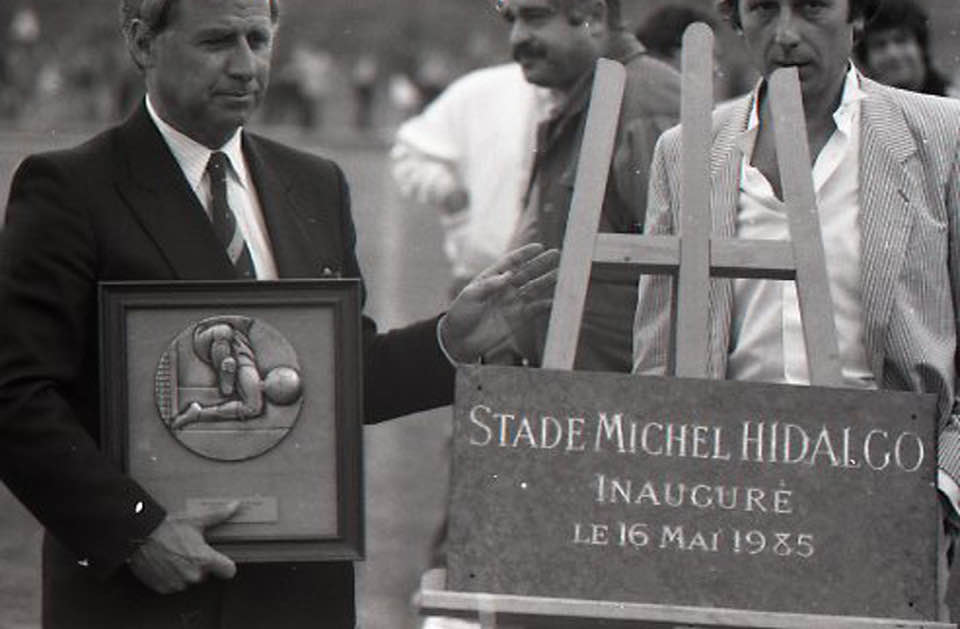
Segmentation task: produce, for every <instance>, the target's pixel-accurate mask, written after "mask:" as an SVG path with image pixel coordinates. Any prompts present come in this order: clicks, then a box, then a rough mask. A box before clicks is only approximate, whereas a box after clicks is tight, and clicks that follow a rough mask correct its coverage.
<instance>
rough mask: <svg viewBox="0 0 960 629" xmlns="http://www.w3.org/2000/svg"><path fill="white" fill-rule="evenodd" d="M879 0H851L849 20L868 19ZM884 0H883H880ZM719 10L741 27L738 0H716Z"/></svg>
mask: <svg viewBox="0 0 960 629" xmlns="http://www.w3.org/2000/svg"><path fill="white" fill-rule="evenodd" d="M877 1H878V0H849V2H850V14H849V15H848V16H847V20H849V21H853V20H854V19H855V18H858V17H862V18H864V20H866V19H868V18H869V16H870V13H871V7H872V6H873V5H875V4H876V2H877ZM879 1H881V2H882V1H883V0H879ZM716 7H717V12H719V13H720V15H722V16H723V18H724V19H725V20H727V21H729V22H730V24H731V25H732V26H733V27H734V28H735V29H737V30H739V29H740V7H739V6H738V0H716Z"/></svg>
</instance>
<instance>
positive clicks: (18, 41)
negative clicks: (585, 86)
mask: <svg viewBox="0 0 960 629" xmlns="http://www.w3.org/2000/svg"><path fill="white" fill-rule="evenodd" d="M695 20H701V21H706V22H708V23H710V24H711V25H712V26H714V27H715V28H716V27H718V26H719V25H718V23H717V22H716V21H715V20H714V18H713V16H712V15H711V13H710V12H709V11H706V10H703V9H702V8H698V7H696V6H693V5H692V4H691V3H689V2H685V1H678V2H676V3H674V4H672V5H667V6H665V7H662V8H660V9H658V10H656V11H653V12H651V13H649V14H648V15H647V16H646V17H645V19H644V20H643V22H642V23H641V24H639V25H638V26H637V28H636V33H637V36H638V37H639V39H640V40H641V41H642V42H643V43H644V44H645V45H646V46H647V47H648V48H649V49H650V50H651V51H652V52H653V53H654V54H656V55H657V56H659V57H661V58H664V59H666V60H668V61H670V62H672V63H674V64H676V65H679V56H678V55H679V49H680V37H681V35H682V32H683V28H684V27H685V26H686V25H687V24H689V23H690V22H691V21H695ZM106 22H107V23H104V24H101V25H98V26H94V27H88V28H85V29H78V30H76V31H72V30H71V31H64V32H62V33H58V34H57V37H50V36H49V35H50V32H51V31H52V30H53V25H48V24H44V23H43V21H42V16H41V15H40V14H39V13H38V12H37V11H36V10H34V9H33V8H31V6H30V5H27V6H24V7H22V8H19V9H17V10H14V11H13V12H12V14H11V16H10V18H9V21H8V24H6V25H5V26H4V25H0V29H4V30H0V43H2V45H0V120H4V121H7V122H8V123H12V124H16V125H19V126H22V127H24V128H29V129H46V128H54V127H55V126H56V125H62V124H70V123H76V124H92V125H96V124H100V123H103V122H109V121H114V120H117V119H119V118H122V117H123V116H124V115H125V114H126V112H127V111H129V109H130V107H131V105H132V104H133V103H135V102H136V101H137V99H138V98H139V97H140V95H141V94H140V87H139V86H140V80H139V77H138V76H137V74H136V71H135V69H134V67H133V64H132V63H130V61H129V59H128V58H127V53H126V51H125V49H124V48H123V46H122V44H121V43H120V42H119V41H118V38H117V37H116V33H115V29H116V26H115V25H114V24H113V23H112V21H111V20H106ZM877 33H880V34H879V35H878V34H877ZM726 35H727V36H728V37H727V40H726V41H721V46H720V48H719V53H718V60H717V65H718V68H719V70H718V97H720V98H725V97H731V96H734V95H736V94H739V93H742V92H743V91H746V90H748V89H749V88H750V87H751V84H752V81H753V80H754V77H753V76H752V75H751V74H750V71H749V70H747V69H746V67H745V65H744V64H743V63H742V62H741V59H740V58H739V56H738V50H737V48H738V45H737V42H736V40H735V38H732V39H731V38H730V37H729V35H731V34H729V33H727V34H726ZM416 39H417V38H415V37H414V38H411V40H412V41H411V43H410V46H411V47H412V49H411V50H404V51H399V52H398V53H397V54H395V55H391V56H390V57H389V58H387V57H385V56H384V55H381V54H378V53H377V52H376V51H375V50H369V51H363V52H354V53H351V54H341V53H340V52H339V51H334V50H330V49H327V48H325V47H324V45H323V42H321V41H309V40H308V39H306V38H303V37H301V38H298V39H297V40H295V41H293V42H291V43H290V45H289V46H288V47H286V48H285V50H283V51H282V53H283V54H280V55H278V57H279V58H278V59H277V61H278V63H277V64H276V65H275V70H274V74H273V78H272V82H271V87H270V93H269V95H268V98H267V102H266V105H265V107H264V108H263V110H262V111H261V112H260V114H259V115H260V119H261V121H263V122H265V123H268V124H286V125H295V126H298V127H300V128H302V129H304V130H308V131H318V130H322V129H323V128H324V127H325V126H327V127H331V126H336V127H337V128H344V127H352V128H354V129H356V130H360V131H366V130H373V129H380V128H393V127H396V126H397V125H398V124H400V123H401V122H403V121H404V120H406V119H408V118H410V117H412V116H414V115H416V114H418V113H420V112H421V111H422V110H423V109H424V108H425V107H426V106H427V105H428V104H429V103H430V102H432V101H433V100H434V99H435V98H436V97H437V96H438V95H439V94H440V93H441V92H442V91H443V89H444V88H445V87H447V86H448V85H449V84H450V83H452V82H453V81H454V80H455V79H457V78H458V77H460V76H462V75H464V74H466V73H467V72H469V71H471V70H474V69H477V68H479V67H482V66H485V65H492V64H494V63H496V62H498V61H503V60H505V59H504V57H505V56H506V50H505V47H504V46H503V44H502V43H494V42H492V41H490V40H489V39H488V38H485V37H484V36H483V35H482V34H477V35H476V36H475V37H474V38H472V39H471V40H470V41H468V42H467V43H466V45H464V46H463V49H462V50H457V51H450V50H446V49H443V48H441V47H439V46H432V45H430V44H426V43H422V42H421V43H417V42H416V41H414V40H416ZM420 39H421V40H422V39H425V38H420ZM932 45H933V43H932V42H931V41H930V37H929V26H928V16H927V15H926V14H925V13H924V12H923V11H922V10H920V11H916V10H908V11H906V12H905V13H904V12H903V11H899V12H896V13H891V14H888V15H884V16H881V18H880V19H878V20H877V22H876V26H875V28H874V29H873V30H872V31H868V33H867V34H866V36H865V37H864V38H863V39H862V40H861V42H860V45H859V46H858V49H857V53H858V56H859V61H860V62H861V64H862V65H863V68H864V70H865V72H866V73H867V74H868V75H872V76H874V78H878V80H881V82H886V81H887V80H890V81H894V82H895V81H897V80H898V79H897V78H894V75H896V74H897V73H900V74H901V75H902V74H907V75H909V74H910V73H913V74H914V75H918V76H923V77H924V79H923V81H925V82H928V83H927V84H926V88H927V89H930V90H932V91H934V92H936V93H940V94H955V88H954V87H953V85H952V79H953V78H954V77H952V76H950V75H948V74H943V73H941V72H939V71H938V70H937V69H936V68H934V67H933V65H932V62H931V58H932V56H931V53H930V48H931V46H932ZM63 51H70V52H69V54H63ZM871 60H873V63H871ZM904 80H907V81H908V84H909V81H911V80H912V79H910V78H909V77H908V78H907V79H904ZM331 119H335V120H333V121H331Z"/></svg>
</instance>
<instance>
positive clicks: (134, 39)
mask: <svg viewBox="0 0 960 629" xmlns="http://www.w3.org/2000/svg"><path fill="white" fill-rule="evenodd" d="M124 38H125V39H126V40H127V50H128V51H129V52H130V56H131V57H133V61H134V63H136V64H137V67H138V68H140V69H141V70H143V69H145V68H150V67H152V66H153V64H154V46H153V45H154V42H155V41H156V34H155V33H154V32H153V30H151V28H150V27H149V26H148V25H147V23H146V22H144V21H143V20H133V21H132V22H130V24H129V25H128V26H127V29H126V32H124Z"/></svg>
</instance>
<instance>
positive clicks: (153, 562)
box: [129, 501, 240, 594]
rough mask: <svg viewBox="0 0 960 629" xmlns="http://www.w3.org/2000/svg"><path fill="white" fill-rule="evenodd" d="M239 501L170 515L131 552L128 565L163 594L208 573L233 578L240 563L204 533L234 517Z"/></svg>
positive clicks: (176, 589)
mask: <svg viewBox="0 0 960 629" xmlns="http://www.w3.org/2000/svg"><path fill="white" fill-rule="evenodd" d="M239 508H240V503H239V502H236V501H234V502H231V503H230V504H227V505H224V506H221V507H218V508H216V509H213V510H210V511H205V512H203V513H200V514H194V513H178V514H173V515H168V516H167V517H166V518H165V519H164V520H163V522H161V523H160V526H158V527H157V528H156V529H154V531H153V532H152V533H151V534H150V537H148V538H147V540H146V541H145V542H144V543H143V544H142V545H141V546H140V547H139V548H138V549H137V550H136V551H135V552H134V553H133V555H131V557H130V561H129V565H130V571H131V572H133V574H134V576H136V577H137V578H138V579H139V580H140V581H141V582H142V583H143V584H144V585H146V586H147V587H148V588H150V589H151V590H153V591H155V592H158V593H160V594H170V593H173V592H180V591H182V590H185V589H186V588H187V587H189V586H190V585H193V584H196V583H200V582H201V581H204V580H205V579H206V578H207V577H208V576H214V577H218V578H220V579H232V578H233V576H234V575H235V574H236V573H237V566H236V565H235V564H234V563H233V561H232V560H231V559H230V558H229V557H227V556H226V555H224V554H222V553H219V552H217V551H216V550H214V549H213V548H212V547H210V545H209V544H207V542H206V540H204V538H203V532H204V531H205V530H206V529H208V528H210V527H213V526H216V525H217V524H220V523H222V522H225V521H226V520H229V519H230V518H232V517H233V516H234V515H235V514H236V513H237V511H238V510H239Z"/></svg>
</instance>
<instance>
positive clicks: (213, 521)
mask: <svg viewBox="0 0 960 629" xmlns="http://www.w3.org/2000/svg"><path fill="white" fill-rule="evenodd" d="M238 511H240V501H239V500H231V501H230V502H228V503H226V504H223V505H216V506H213V507H210V508H209V509H206V510H204V511H202V512H198V513H191V514H190V515H191V517H192V519H193V521H194V522H195V523H196V525H197V526H199V527H200V529H201V530H203V529H208V528H210V527H213V526H216V525H218V524H221V523H223V522H226V521H227V520H229V519H230V518H232V517H233V516H235V515H236V514H237V512H238Z"/></svg>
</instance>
